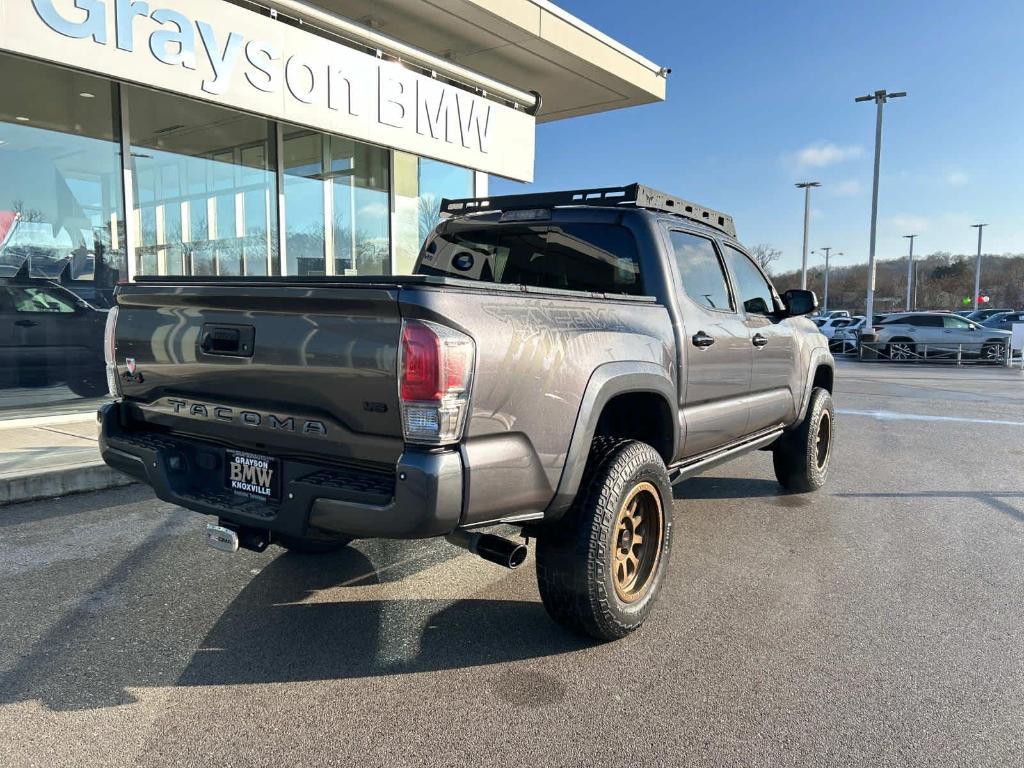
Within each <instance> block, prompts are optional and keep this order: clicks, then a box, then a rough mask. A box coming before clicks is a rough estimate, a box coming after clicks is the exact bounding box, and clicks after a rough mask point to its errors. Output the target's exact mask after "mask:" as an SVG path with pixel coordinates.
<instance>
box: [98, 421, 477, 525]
mask: <svg viewBox="0 0 1024 768" xmlns="http://www.w3.org/2000/svg"><path fill="white" fill-rule="evenodd" d="M120 410H121V405H120V404H119V403H110V404H107V405H104V406H103V407H102V408H101V409H100V411H99V414H98V418H99V421H100V453H101V455H102V456H103V460H104V461H105V462H106V463H107V464H109V465H110V466H111V467H114V468H115V469H118V470H120V471H121V472H124V473H125V474H128V475H131V476H132V477H135V478H137V479H138V480H140V481H142V482H144V483H146V484H147V485H149V486H151V487H152V488H153V490H154V492H155V493H156V495H157V496H158V497H160V498H161V499H163V500H164V501H168V502H171V503H173V504H177V505H179V506H182V507H185V508H186V509H191V510H193V511H195V512H199V513H201V514H205V515H214V516H216V517H218V518H220V519H221V520H226V521H228V522H231V523H235V524H237V525H240V526H249V527H254V528H262V529H266V530H270V531H274V532H276V533H282V534H287V535H290V536H316V535H317V534H318V533H319V534H324V533H326V534H340V535H344V536H352V537H356V538H393V539H416V538H428V537H432V536H442V535H444V534H447V533H450V532H451V531H452V530H454V529H455V528H456V527H457V526H458V524H459V520H460V517H461V515H462V488H463V468H462V459H461V457H460V455H459V453H458V452H457V451H432V452H426V451H424V452H421V451H406V452H405V453H403V454H402V456H401V457H400V458H399V460H398V464H397V466H396V467H395V468H394V470H393V471H378V470H365V469H361V468H351V467H342V466H327V465H323V464H313V463H308V462H306V461H303V460H293V459H289V458H285V457H281V458H280V471H281V475H282V477H281V498H280V499H279V500H271V501H255V500H250V499H246V498H240V497H238V496H235V495H234V494H233V493H232V492H231V491H230V490H228V489H226V488H225V487H224V464H223V462H224V455H225V449H226V448H227V447H228V446H225V445H218V444H216V443H213V442H207V441H205V440H203V441H200V440H193V439H190V438H182V437H177V436H170V435H164V434H161V433H156V432H148V431H147V432H140V431H133V430H128V429H125V428H124V426H123V420H122V418H121V413H120Z"/></svg>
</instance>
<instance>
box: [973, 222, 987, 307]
mask: <svg viewBox="0 0 1024 768" xmlns="http://www.w3.org/2000/svg"><path fill="white" fill-rule="evenodd" d="M971 226H972V227H974V228H975V229H976V230H978V261H977V262H976V263H975V265H974V309H975V310H977V309H978V294H979V293H981V230H983V229H984V228H985V227H987V226H988V224H971Z"/></svg>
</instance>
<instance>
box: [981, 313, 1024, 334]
mask: <svg viewBox="0 0 1024 768" xmlns="http://www.w3.org/2000/svg"><path fill="white" fill-rule="evenodd" d="M1014 323H1024V310H1018V311H1013V312H1000V313H999V314H998V315H992V317H990V318H988V319H987V320H985V321H984V322H983V323H982V325H984V326H985V327H986V328H998V329H1000V330H1002V331H1012V330H1013V324H1014Z"/></svg>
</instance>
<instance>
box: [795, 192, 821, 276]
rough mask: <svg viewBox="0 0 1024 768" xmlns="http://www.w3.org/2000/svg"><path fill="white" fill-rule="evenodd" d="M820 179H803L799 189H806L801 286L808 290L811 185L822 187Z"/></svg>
mask: <svg viewBox="0 0 1024 768" xmlns="http://www.w3.org/2000/svg"><path fill="white" fill-rule="evenodd" d="M820 186H821V182H820V181H801V182H799V183H798V184H797V185H796V188H797V189H802V190H803V191H804V260H803V264H802V265H801V267H800V287H801V288H803V289H804V290H807V233H808V231H809V230H810V228H811V187H820Z"/></svg>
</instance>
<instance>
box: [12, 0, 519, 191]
mask: <svg viewBox="0 0 1024 768" xmlns="http://www.w3.org/2000/svg"><path fill="white" fill-rule="evenodd" d="M0 49H4V50H8V51H13V52H16V53H23V54H25V55H29V56H34V57H37V58H45V59H47V60H50V61H55V62H58V63H63V64H66V65H69V66H72V67H76V68H79V69H83V70H87V71H90V72H95V73H99V74H104V75H108V76H110V77H114V78H117V79H120V80H127V81H130V82H135V83H140V84H142V85H148V86H153V87H157V88H164V89H166V90H170V91H173V92H175V93H180V94H184V95H187V96H193V97H196V98H202V99H205V100H208V101H214V102H217V103H220V104H223V105H225V106H232V107H237V108H239V109H244V110H247V111H251V112H254V113H256V114H260V115H265V116H268V117H275V118H278V119H282V120H287V121H289V122H294V123H300V124H303V125H307V126H310V127H313V128H317V129H319V130H326V131H331V132H333V133H338V134H342V135H344V136H348V137H351V138H355V139H361V140H364V141H368V142H372V143H376V144H382V145H385V146H389V147H393V148H395V149H400V150H403V151H407V152H411V153H414V154H417V155H422V156H425V157H433V158H436V159H439V160H444V161H446V162H451V163H456V164H459V165H464V166H466V167H469V168H473V169H475V170H480V171H485V172H488V173H495V174H498V175H501V176H507V177H510V178H516V179H520V180H524V181H529V180H531V179H532V178H533V154H534V120H533V118H532V117H531V116H530V115H528V114H526V113H525V112H522V111H518V110H515V109H512V108H511V107H507V106H505V105H503V104H499V103H497V102H494V101H491V100H488V99H485V98H481V97H480V96H477V95H476V94H473V93H470V92H469V91H466V90H463V89H461V88H457V87H455V86H452V85H449V84H446V83H443V82H440V81H438V80H435V79H433V78H431V77H427V76H425V75H421V74H419V73H416V72H412V71H410V70H408V69H406V68H405V67H403V66H402V65H401V64H399V63H397V62H392V61H384V60H382V59H379V58H377V57H376V56H371V55H369V54H366V53H362V52H361V51H358V50H355V49H353V48H349V47H347V46H344V45H341V44H339V43H335V42H333V41H331V40H328V39H326V38H323V37H320V36H318V35H314V34H311V33H309V32H305V31H303V30H301V29H297V28H295V27H293V26H291V25H288V24H285V23H283V22H279V21H277V20H274V19H271V18H268V17H265V16H261V15H260V14H258V13H254V12H252V11H248V10H246V9H244V8H240V7H238V6H235V5H231V4H229V3H225V2H221V1H220V0H160V2H142V1H141V0H0Z"/></svg>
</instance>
